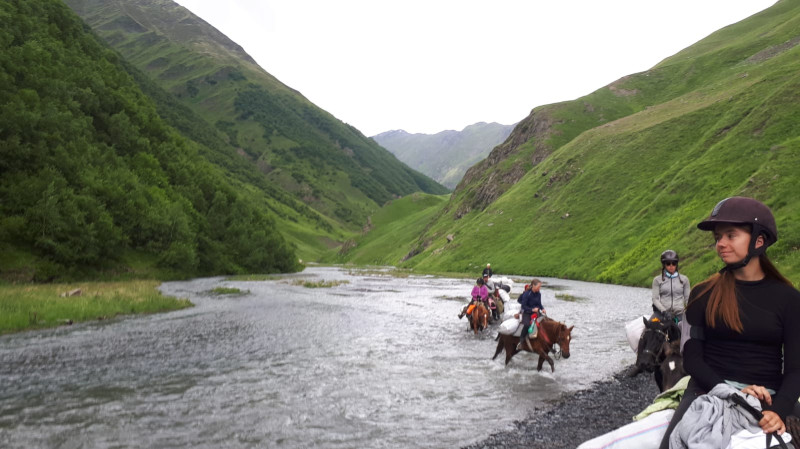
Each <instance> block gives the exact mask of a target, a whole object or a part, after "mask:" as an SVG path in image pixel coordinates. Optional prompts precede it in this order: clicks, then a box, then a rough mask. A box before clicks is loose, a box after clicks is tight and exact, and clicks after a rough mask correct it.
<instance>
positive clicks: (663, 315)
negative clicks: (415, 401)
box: [650, 249, 691, 322]
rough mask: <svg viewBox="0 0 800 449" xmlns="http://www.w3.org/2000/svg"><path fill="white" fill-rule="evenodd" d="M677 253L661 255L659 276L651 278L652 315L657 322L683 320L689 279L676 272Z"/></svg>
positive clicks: (669, 250) (666, 252)
mask: <svg viewBox="0 0 800 449" xmlns="http://www.w3.org/2000/svg"><path fill="white" fill-rule="evenodd" d="M678 260H679V259H678V253H676V252H675V251H673V250H671V249H668V250H666V251H664V252H663V253H661V274H659V275H658V276H656V277H654V278H653V315H652V316H651V317H650V319H651V320H652V319H653V318H658V320H659V321H664V320H667V319H675V320H676V321H678V322H679V321H681V320H682V319H683V310H684V309H685V308H686V301H687V300H688V299H689V292H691V288H689V278H687V277H686V276H685V275H683V274H680V273H679V272H678Z"/></svg>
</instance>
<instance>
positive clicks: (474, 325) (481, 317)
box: [468, 301, 489, 335]
mask: <svg viewBox="0 0 800 449" xmlns="http://www.w3.org/2000/svg"><path fill="white" fill-rule="evenodd" d="M468 317H469V326H470V328H471V329H472V330H473V331H474V332H475V335H478V331H482V330H484V329H486V328H487V327H489V311H488V310H486V306H484V305H483V303H482V302H480V301H478V303H477V304H475V308H474V309H472V313H471V314H469V315H468Z"/></svg>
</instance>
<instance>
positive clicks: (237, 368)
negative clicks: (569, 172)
mask: <svg viewBox="0 0 800 449" xmlns="http://www.w3.org/2000/svg"><path fill="white" fill-rule="evenodd" d="M510 277H511V278H513V279H520V278H518V277H515V276H510ZM541 279H542V281H543V282H544V286H543V287H542V302H543V304H544V306H545V307H546V308H547V310H548V312H549V315H550V317H552V318H555V319H557V320H560V321H564V322H566V324H567V325H574V326H575V328H574V330H573V332H572V336H573V340H572V343H571V347H570V349H571V355H572V356H571V357H570V358H569V359H561V360H556V362H555V373H550V370H549V368H548V367H547V364H545V368H544V370H543V371H542V372H537V371H536V361H537V358H536V356H534V355H531V354H529V353H523V354H518V355H517V356H515V357H514V359H513V360H512V361H511V363H510V364H509V365H508V366H505V365H504V360H505V359H504V354H501V355H500V356H499V357H498V358H497V360H492V359H491V357H492V355H493V354H494V350H495V346H496V343H495V341H494V337H495V335H496V332H495V331H494V329H490V330H489V331H487V332H485V333H484V334H482V335H479V336H475V335H474V334H473V333H472V332H471V331H467V321H466V319H463V320H459V319H458V317H457V314H458V312H459V311H460V310H461V308H462V306H463V305H464V304H465V303H466V302H467V297H468V295H469V292H470V291H471V289H472V285H473V281H471V280H464V279H448V278H438V277H432V276H413V275H412V276H409V277H407V278H402V277H392V276H389V275H387V274H385V273H383V272H381V270H363V271H362V270H347V269H343V268H340V267H309V268H307V269H306V270H305V271H303V272H302V273H296V274H291V275H282V276H276V277H275V279H273V280H267V281H231V280H227V279H226V278H221V277H217V278H203V279H194V280H189V281H181V282H168V283H165V284H163V285H162V286H161V290H162V291H163V292H164V293H165V294H168V295H173V296H179V297H187V298H189V299H190V300H191V301H192V302H193V303H194V304H195V305H196V307H193V308H190V309H185V310H181V311H176V312H170V313H165V314H157V315H149V316H127V317H121V318H117V319H114V320H110V321H99V322H91V323H83V324H77V325H73V326H69V327H60V328H57V329H49V330H41V331H33V332H25V333H19V334H12V335H6V336H2V337H0V447H2V448H38V447H43V448H139V447H142V448H155V447H158V448H189V447H191V448H221V447H230V448H239V447H265V448H310V447H320V448H360V447H371V448H397V447H435V448H442V447H448V448H449V447H459V446H463V445H466V444H470V443H473V442H476V441H479V440H481V439H483V438H485V437H486V436H487V435H489V434H490V433H492V432H495V431H498V430H504V429H508V428H510V427H511V426H513V422H514V420H519V419H524V418H525V417H526V416H528V414H529V413H530V411H531V410H532V409H533V407H534V406H536V405H542V404H543V403H547V402H552V401H554V400H557V399H558V397H559V396H560V395H562V394H563V393H565V392H568V391H574V390H578V389H582V388H585V387H587V386H589V385H591V384H592V382H594V381H598V380H604V379H607V378H609V377H610V376H611V374H613V373H615V372H617V371H619V370H620V369H622V368H624V367H625V366H627V365H629V364H631V363H632V362H633V361H634V354H633V352H632V351H631V349H630V347H629V346H628V344H627V341H626V340H625V335H624V330H623V329H624V323H625V322H626V321H628V320H630V319H632V318H635V317H636V316H640V315H645V314H647V313H648V311H649V310H650V299H649V298H650V294H649V290H648V289H644V288H635V287H624V286H616V285H608V284H597V283H589V282H579V281H570V280H563V279H553V278H541ZM301 280H309V281H312V282H318V281H328V282H331V281H343V282H345V283H343V284H341V285H338V286H335V287H331V288H307V287H304V286H303V285H300V282H298V281H301ZM216 287H232V288H238V289H240V290H241V291H242V294H229V295H215V294H212V293H211V292H210V291H211V290H212V289H213V288H216ZM521 291H522V285H521V283H518V284H515V285H514V288H513V290H512V296H516V295H517V294H519V293H520V292H521ZM632 412H633V411H632Z"/></svg>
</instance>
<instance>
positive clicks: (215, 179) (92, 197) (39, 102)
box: [0, 0, 299, 281]
mask: <svg viewBox="0 0 800 449" xmlns="http://www.w3.org/2000/svg"><path fill="white" fill-rule="evenodd" d="M0 25H1V26H0V43H2V46H3V48H4V51H3V52H2V53H0V80H2V83H0V123H2V126H0V150H1V152H0V155H1V157H0V175H1V176H0V275H1V277H2V278H3V279H9V280H30V279H35V280H40V281H50V280H53V279H56V278H69V277H73V278H78V277H92V276H96V275H97V274H98V273H101V274H102V275H106V276H108V275H111V276H117V275H121V276H128V275H131V274H133V275H137V273H138V275H142V273H146V274H144V275H147V276H151V275H156V276H196V275H199V274H220V273H236V272H245V271H247V272H252V271H258V272H271V271H291V270H296V269H298V268H299V266H298V264H297V260H296V256H295V254H294V250H293V248H291V246H290V245H288V244H287V243H286V241H285V239H284V238H283V237H282V236H281V234H280V233H279V231H278V230H277V227H276V224H275V221H274V218H273V215H271V214H270V213H268V212H267V211H268V210H269V206H268V204H267V203H268V201H267V199H266V198H265V197H264V195H263V192H260V191H258V190H256V189H250V188H248V187H247V186H244V185H241V184H240V183H239V182H237V181H236V180H232V179H229V178H228V176H227V173H226V172H225V171H223V170H221V169H220V168H219V167H217V166H215V165H212V164H210V163H208V162H206V161H205V160H204V159H202V158H200V157H199V156H198V153H199V152H208V151H209V150H208V149H207V148H203V147H202V145H200V144H198V143H196V142H194V141H191V140H188V139H186V138H185V137H183V136H181V135H180V134H179V133H178V132H176V131H175V129H173V128H171V127H169V126H168V125H167V124H166V123H165V122H164V121H163V120H162V118H161V117H160V116H159V115H158V114H157V112H156V107H155V105H154V104H153V102H152V100H151V99H150V98H148V97H147V96H145V95H144V94H143V93H142V91H141V90H140V89H139V88H138V86H137V85H136V83H135V82H134V80H133V79H132V78H131V77H130V76H129V75H128V74H127V73H126V72H125V70H124V69H123V66H122V64H121V63H120V61H119V58H118V56H117V54H116V53H114V52H113V51H111V50H110V49H108V48H107V47H106V46H105V45H104V44H102V43H101V42H100V41H98V40H97V39H96V37H95V36H93V35H91V34H88V33H86V31H85V29H84V26H83V24H82V23H81V21H80V19H79V18H78V17H77V16H76V15H75V14H74V13H73V12H72V11H70V10H69V9H68V8H67V7H66V6H65V5H64V4H63V3H62V2H60V1H58V0H26V1H19V0H14V1H6V2H2V3H0ZM154 273H155V274H154Z"/></svg>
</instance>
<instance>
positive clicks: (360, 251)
mask: <svg viewBox="0 0 800 449" xmlns="http://www.w3.org/2000/svg"><path fill="white" fill-rule="evenodd" d="M447 198H448V197H447V196H434V195H427V194H423V193H416V194H413V195H408V196H406V197H404V198H401V199H398V200H395V201H391V202H389V203H388V204H386V205H385V206H384V207H382V208H381V209H379V210H378V211H377V212H375V214H374V215H372V216H371V217H370V219H369V225H368V226H367V227H366V228H365V229H364V232H363V234H362V235H361V236H360V237H358V238H357V239H352V240H349V241H347V242H345V244H344V245H343V246H342V248H340V249H339V250H338V252H337V254H336V255H335V256H329V257H327V258H325V261H326V262H339V263H341V262H344V261H347V262H349V263H356V264H362V265H398V264H399V263H400V262H402V261H403V260H404V259H405V258H407V257H409V249H408V248H407V247H406V245H398V242H409V241H413V240H414V239H415V238H416V237H417V236H419V235H420V234H421V233H422V232H424V230H425V226H426V224H427V223H429V222H430V221H431V219H432V218H433V217H434V216H435V215H436V214H437V213H438V212H439V210H440V209H441V208H442V206H443V205H444V204H445V203H446V202H447ZM373 229H375V231H374V232H373V231H372V230H373ZM351 251H352V253H351Z"/></svg>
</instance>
